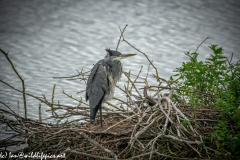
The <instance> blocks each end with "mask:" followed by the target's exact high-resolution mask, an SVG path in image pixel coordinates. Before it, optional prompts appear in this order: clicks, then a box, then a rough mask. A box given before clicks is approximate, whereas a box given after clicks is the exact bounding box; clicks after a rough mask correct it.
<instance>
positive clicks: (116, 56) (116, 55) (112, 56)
mask: <svg viewBox="0 0 240 160" xmlns="http://www.w3.org/2000/svg"><path fill="white" fill-rule="evenodd" d="M105 50H106V51H107V55H106V56H105V59H106V60H111V61H115V60H121V59H124V58H128V57H132V56H135V55H136V54H122V53H120V52H118V51H114V50H110V49H108V48H107V49H105Z"/></svg>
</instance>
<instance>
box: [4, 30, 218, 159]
mask: <svg viewBox="0 0 240 160" xmlns="http://www.w3.org/2000/svg"><path fill="white" fill-rule="evenodd" d="M126 27H127V25H126V26H125V27H124V29H123V30H121V29H120V31H121V35H120V39H119V41H118V45H119V43H120V40H121V39H122V41H123V42H125V43H127V44H128V45H129V46H131V47H132V48H134V49H135V50H136V51H138V52H139V53H141V54H142V55H144V56H145V57H146V59H147V60H148V62H149V66H148V71H147V74H146V75H145V77H143V76H141V72H142V68H143V67H141V69H140V71H139V73H138V74H132V73H130V72H128V73H127V72H124V76H125V78H126V82H127V83H126V84H125V85H124V87H119V86H117V87H118V88H119V89H120V91H122V92H123V94H124V95H125V96H126V99H125V100H124V99H119V98H116V97H115V98H114V99H115V100H116V101H118V102H119V103H120V104H119V105H117V106H116V105H113V104H111V103H109V102H108V103H107V104H106V105H104V106H103V121H104V123H103V128H101V127H100V124H99V121H98V119H99V118H98V117H97V120H96V122H95V123H93V124H92V123H90V122H89V121H88V120H89V118H88V117H89V106H88V104H86V103H85V102H84V101H82V98H80V100H79V99H77V98H74V97H73V96H71V95H69V94H68V93H66V92H65V91H63V94H65V95H66V96H67V97H69V98H71V99H73V100H76V101H77V102H78V103H79V105H77V106H69V105H63V104H60V103H55V102H56V100H54V97H55V96H54V92H55V85H54V86H53V91H52V97H51V99H50V100H49V99H48V98H46V97H45V96H44V95H42V97H39V96H34V95H32V94H30V93H27V92H26V91H25V86H24V80H23V79H22V78H21V76H20V74H19V73H17V71H16V69H15V68H14V65H13V63H12V62H11V60H10V59H9V57H8V53H6V52H4V51H3V50H1V52H2V53H3V54H4V55H5V56H6V58H7V60H8V61H9V62H10V63H11V64H12V67H13V70H14V71H15V72H16V74H17V75H18V76H19V78H20V79H21V81H22V87H23V90H19V89H16V88H14V87H13V86H11V85H10V84H8V83H7V82H4V81H2V80H0V81H1V82H2V83H4V84H5V85H7V86H9V87H10V88H12V89H13V90H15V91H17V92H20V93H22V94H23V99H24V106H25V107H24V109H25V117H22V116H20V115H19V114H17V113H15V112H14V111H13V110H11V108H10V107H9V106H7V105H6V104H5V103H3V102H2V101H0V102H1V103H2V104H3V105H4V106H5V107H6V108H5V109H4V108H0V113H1V115H0V116H1V119H0V123H1V127H2V129H1V134H5V135H6V136H5V137H7V138H5V139H2V140H1V141H0V142H1V143H0V148H1V150H0V151H1V152H3V151H9V150H10V149H9V148H10V147H11V146H20V147H19V148H17V149H16V148H15V149H14V150H13V151H12V152H13V153H16V154H17V153H19V152H23V153H30V152H43V153H51V154H54V155H64V157H60V158H66V159H108V160H110V159H114V160H116V159H186V160H189V159H218V157H215V156H216V155H215V154H214V153H215V150H214V147H215V146H214V145H211V143H206V142H208V140H207V138H209V136H210V134H211V131H212V130H211V128H212V126H213V125H215V124H216V123H217V122H218V117H219V116H220V114H221V112H220V111H217V110H214V109H212V108H202V107H199V108H192V107H187V106H183V105H176V104H174V103H173V101H172V94H173V92H174V90H176V88H174V87H172V86H171V83H170V82H169V81H167V80H165V79H163V78H161V77H160V76H159V75H158V70H157V68H156V67H155V66H154V64H153V63H152V61H151V60H149V58H148V56H147V54H146V53H144V52H142V51H140V50H139V49H137V48H135V47H134V46H133V45H132V44H131V43H130V42H128V41H127V40H126V39H125V38H124V36H123V32H124V30H125V29H126ZM118 45H117V48H118ZM117 48H116V50H117ZM149 73H152V74H151V76H149ZM87 74H88V72H83V71H81V72H79V71H78V74H77V75H75V76H71V77H58V78H66V79H67V80H76V79H77V80H79V79H80V80H81V81H83V82H85V83H86V79H87V76H88V75H87ZM150 78H153V79H155V81H156V86H150V85H149V79H150ZM163 82H164V83H165V85H163ZM163 90H168V91H167V93H166V92H165V94H164V95H162V94H161V93H162V91H163ZM149 91H151V94H150V92H149ZM148 92H149V93H148ZM25 95H26V96H31V97H33V98H35V99H36V100H38V101H39V102H40V103H41V104H45V105H47V106H49V108H50V109H49V110H47V111H48V112H51V113H52V116H51V117H49V119H53V120H54V121H55V122H56V123H54V124H52V123H46V122H43V120H42V114H41V104H39V120H32V119H29V118H27V108H26V99H25ZM109 106H110V107H109ZM112 107H113V108H114V109H112ZM57 111H64V113H63V114H57ZM74 115H77V116H78V117H80V118H79V119H74V120H72V121H66V119H67V118H69V117H71V116H74ZM64 120H65V121H64ZM58 158H59V157H55V159H58Z"/></svg>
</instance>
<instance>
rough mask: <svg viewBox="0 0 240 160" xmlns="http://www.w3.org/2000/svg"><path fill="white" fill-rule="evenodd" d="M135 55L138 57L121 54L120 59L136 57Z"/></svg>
mask: <svg viewBox="0 0 240 160" xmlns="http://www.w3.org/2000/svg"><path fill="white" fill-rule="evenodd" d="M135 55H137V54H121V56H120V58H121V59H124V58H128V57H132V56H135Z"/></svg>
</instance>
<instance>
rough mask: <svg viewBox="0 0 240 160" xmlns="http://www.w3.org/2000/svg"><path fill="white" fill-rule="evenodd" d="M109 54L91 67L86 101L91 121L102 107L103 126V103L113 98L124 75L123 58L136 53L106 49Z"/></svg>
mask: <svg viewBox="0 0 240 160" xmlns="http://www.w3.org/2000/svg"><path fill="white" fill-rule="evenodd" d="M105 50H106V52H107V54H106V56H105V57H104V59H101V60H99V61H98V62H97V63H96V64H95V65H94V66H93V68H92V69H91V73H90V75H89V77H88V81H87V87H86V95H85V98H86V101H88V100H89V106H90V121H91V122H92V121H94V120H95V117H96V114H97V112H98V110H99V109H100V121H101V127H102V104H103V103H105V102H106V101H108V100H110V99H112V97H113V94H114V89H115V86H116V84H117V82H118V81H119V80H120V78H121V75H122V72H123V71H122V63H121V59H123V58H127V57H131V56H134V55H136V54H121V53H120V52H118V51H114V50H110V49H105Z"/></svg>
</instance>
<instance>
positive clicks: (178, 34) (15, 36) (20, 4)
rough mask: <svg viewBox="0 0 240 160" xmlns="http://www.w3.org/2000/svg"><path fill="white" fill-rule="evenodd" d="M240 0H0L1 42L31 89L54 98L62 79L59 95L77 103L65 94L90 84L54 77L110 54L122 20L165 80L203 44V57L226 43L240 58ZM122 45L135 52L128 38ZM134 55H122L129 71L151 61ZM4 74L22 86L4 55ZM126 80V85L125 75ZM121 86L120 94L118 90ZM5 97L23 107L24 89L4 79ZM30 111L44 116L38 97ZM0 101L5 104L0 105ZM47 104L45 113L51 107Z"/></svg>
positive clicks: (0, 62) (1, 91)
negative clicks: (18, 91)
mask: <svg viewBox="0 0 240 160" xmlns="http://www.w3.org/2000/svg"><path fill="white" fill-rule="evenodd" d="M239 8H240V2H239V1H237V0H235V1H234V0H228V1H225V0H211V1H205V0H201V1H191V0H181V1H169V0H153V1H144V0H139V1H127V0H124V1H117V0H104V1H98V0H92V1H87V0H83V1H78V0H68V1H64V0H58V1H56V0H55V1H54V0H48V1H41V0H35V1H31V0H21V1H8V0H0V48H2V49H3V50H5V51H9V57H10V58H11V60H12V61H13V63H14V64H15V67H16V68H17V70H18V71H19V73H20V74H21V76H22V77H23V78H24V80H25V84H26V91H27V92H29V93H32V94H34V95H36V96H41V95H42V94H44V95H46V97H47V99H49V100H50V98H51V90H52V87H53V85H54V84H56V85H57V87H56V91H55V100H56V101H57V100H58V101H60V103H64V104H69V105H76V102H73V100H71V99H69V98H67V97H66V96H64V95H63V94H62V89H64V90H65V92H67V93H69V94H72V95H73V96H75V97H77V98H79V97H80V96H81V95H78V94H77V92H79V91H80V90H83V89H84V88H85V84H84V83H82V82H81V83H80V82H79V81H66V80H64V79H53V78H52V77H58V76H70V75H75V74H77V72H76V69H78V70H81V69H82V68H83V69H84V71H87V70H90V69H91V67H92V64H94V63H96V61H98V60H99V59H101V58H103V57H104V56H105V51H104V49H105V48H106V47H108V48H111V49H114V48H116V45H117V41H118V38H119V35H120V33H119V28H118V27H119V26H120V27H121V28H123V27H124V26H125V24H128V25H129V26H128V27H127V29H126V31H125V38H126V39H127V40H128V41H129V42H131V43H132V44H133V45H134V46H136V47H137V48H139V49H140V50H142V51H144V52H146V53H147V54H148V56H149V58H150V59H151V60H154V64H155V65H156V67H157V68H158V69H159V72H160V73H159V74H160V76H161V77H163V78H168V77H169V76H170V75H171V74H172V71H173V70H174V69H175V68H176V67H179V66H180V65H181V63H182V61H184V60H187V57H186V56H185V55H184V53H183V52H184V51H186V50H192V51H193V50H195V49H196V47H197V45H198V44H200V43H201V42H202V40H203V39H205V38H206V37H209V38H210V39H209V40H207V42H205V43H204V44H203V45H202V47H201V48H200V49H199V53H200V57H201V58H205V57H207V56H209V53H210V52H209V49H208V47H207V46H209V45H210V44H218V45H220V46H222V47H223V48H224V51H225V53H226V55H227V56H230V55H231V53H234V58H233V59H234V61H236V60H238V59H239V58H240V54H239V53H238V51H239V46H240V33H239V28H240V18H239V17H238V15H240V10H239ZM119 51H120V52H123V53H137V52H136V51H135V50H134V49H133V48H131V47H130V46H128V45H127V44H125V43H121V44H120V46H119ZM137 54H138V55H137V56H136V57H134V58H133V59H126V60H123V65H124V70H125V71H128V70H130V69H131V71H132V72H133V73H137V72H138V70H139V68H140V66H141V65H143V66H144V68H143V72H145V73H146V71H147V65H148V62H147V60H146V59H145V58H144V56H143V55H142V54H140V53H137ZM0 69H1V71H0V79H1V80H4V81H6V82H8V83H9V84H11V85H13V86H14V87H16V88H18V89H21V82H20V80H19V79H18V77H17V76H16V75H15V73H14V72H13V70H12V68H11V66H10V64H9V62H8V61H7V60H6V58H5V57H4V56H3V55H2V54H0ZM120 84H124V81H122V82H121V83H120ZM119 94H120V93H119V92H117V93H116V96H120V95H119ZM0 100H1V101H2V102H4V103H6V104H7V105H9V106H10V107H11V108H12V109H14V110H15V111H16V110H17V100H19V101H20V106H21V114H22V115H23V103H22V95H21V94H19V93H16V92H15V91H14V90H12V89H10V88H9V87H7V86H5V85H4V84H2V83H0ZM27 101H28V102H27V103H28V115H29V117H30V118H34V119H35V118H36V119H37V118H38V116H37V111H38V103H39V102H38V101H37V100H35V99H33V98H30V97H27ZM0 107H4V106H3V105H2V104H0ZM42 107H43V113H44V116H48V114H46V113H45V112H44V110H46V109H47V107H46V106H42Z"/></svg>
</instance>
